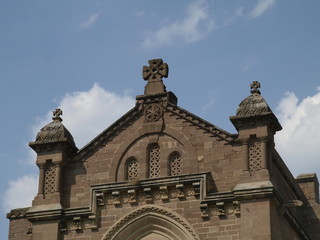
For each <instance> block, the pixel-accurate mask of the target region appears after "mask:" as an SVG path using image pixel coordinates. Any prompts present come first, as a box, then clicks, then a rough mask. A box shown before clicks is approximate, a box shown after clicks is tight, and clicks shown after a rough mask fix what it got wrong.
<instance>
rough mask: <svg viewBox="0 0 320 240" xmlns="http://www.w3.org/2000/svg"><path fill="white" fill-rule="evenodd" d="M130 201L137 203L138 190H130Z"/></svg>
mask: <svg viewBox="0 0 320 240" xmlns="http://www.w3.org/2000/svg"><path fill="white" fill-rule="evenodd" d="M128 202H129V203H136V202H137V200H136V190H134V189H130V190H128Z"/></svg>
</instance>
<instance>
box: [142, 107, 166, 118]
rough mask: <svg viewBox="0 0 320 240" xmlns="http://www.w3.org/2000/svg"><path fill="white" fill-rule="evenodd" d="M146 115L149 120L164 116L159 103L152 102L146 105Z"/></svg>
mask: <svg viewBox="0 0 320 240" xmlns="http://www.w3.org/2000/svg"><path fill="white" fill-rule="evenodd" d="M144 115H145V118H146V120H147V122H155V121H158V120H159V119H160V118H161V116H162V109H161V106H160V105H159V104H150V105H148V106H146V108H145V110H144Z"/></svg>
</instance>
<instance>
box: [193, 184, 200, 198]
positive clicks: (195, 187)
mask: <svg viewBox="0 0 320 240" xmlns="http://www.w3.org/2000/svg"><path fill="white" fill-rule="evenodd" d="M192 187H193V190H194V196H199V195H200V182H195V183H192Z"/></svg>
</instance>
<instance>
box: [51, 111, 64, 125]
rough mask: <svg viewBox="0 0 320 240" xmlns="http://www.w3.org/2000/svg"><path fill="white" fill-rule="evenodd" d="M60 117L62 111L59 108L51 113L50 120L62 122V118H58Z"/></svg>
mask: <svg viewBox="0 0 320 240" xmlns="http://www.w3.org/2000/svg"><path fill="white" fill-rule="evenodd" d="M61 115H62V110H61V109H60V108H57V109H56V110H54V111H53V118H52V120H53V121H55V122H62V118H61V117H60V116H61Z"/></svg>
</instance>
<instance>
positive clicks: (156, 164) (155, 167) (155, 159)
mask: <svg viewBox="0 0 320 240" xmlns="http://www.w3.org/2000/svg"><path fill="white" fill-rule="evenodd" d="M149 177H150V178H156V177H160V147H159V145H158V144H153V145H152V146H151V147H150V148H149Z"/></svg>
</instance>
